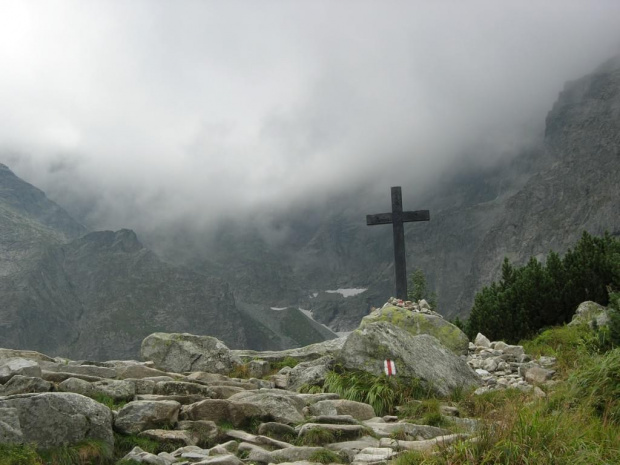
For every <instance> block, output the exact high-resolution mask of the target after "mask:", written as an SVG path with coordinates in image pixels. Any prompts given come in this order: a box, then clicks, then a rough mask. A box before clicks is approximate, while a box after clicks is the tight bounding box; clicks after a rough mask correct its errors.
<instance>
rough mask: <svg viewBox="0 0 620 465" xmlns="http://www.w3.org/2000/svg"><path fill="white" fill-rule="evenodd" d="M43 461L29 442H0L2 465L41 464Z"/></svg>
mask: <svg viewBox="0 0 620 465" xmlns="http://www.w3.org/2000/svg"><path fill="white" fill-rule="evenodd" d="M39 464H43V461H42V460H41V458H40V457H39V454H37V451H36V450H35V449H34V448H33V447H32V446H30V445H28V444H0V465H39Z"/></svg>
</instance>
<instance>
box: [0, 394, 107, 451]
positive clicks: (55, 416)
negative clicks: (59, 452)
mask: <svg viewBox="0 0 620 465" xmlns="http://www.w3.org/2000/svg"><path fill="white" fill-rule="evenodd" d="M2 409H13V410H12V412H13V413H12V414H11V417H12V418H14V417H15V413H16V415H17V418H18V419H19V428H20V430H21V433H22V435H23V441H24V442H25V443H34V444H36V445H37V446H38V447H40V448H50V447H57V446H66V445H73V444H77V443H79V442H81V441H84V440H89V439H93V440H99V441H102V442H103V443H106V444H108V445H109V446H110V447H112V446H113V445H114V435H113V432H112V412H111V411H110V409H109V408H108V407H106V406H104V405H102V404H100V403H98V402H96V401H94V400H92V399H90V398H88V397H85V396H82V395H80V394H73V393H69V392H46V393H42V394H20V395H16V396H10V397H0V411H3V410H2ZM15 427H16V425H13V429H16V428H15Z"/></svg>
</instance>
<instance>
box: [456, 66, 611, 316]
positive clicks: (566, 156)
mask: <svg viewBox="0 0 620 465" xmlns="http://www.w3.org/2000/svg"><path fill="white" fill-rule="evenodd" d="M546 126H547V127H546V134H545V150H546V152H547V154H548V156H549V157H550V159H551V160H552V163H550V164H549V165H548V166H547V167H546V168H544V169H542V170H541V171H540V172H538V173H535V174H534V175H533V176H532V177H531V179H530V180H529V181H528V182H527V184H526V185H525V186H524V187H523V189H521V190H520V191H519V192H518V193H517V194H516V195H514V196H513V197H511V198H510V199H509V200H508V202H507V203H506V206H505V211H504V212H503V214H502V216H501V218H500V219H499V220H498V221H497V222H496V223H495V224H494V225H493V227H492V228H491V230H490V231H489V232H488V234H487V235H486V236H485V238H484V240H483V241H482V243H481V245H480V247H479V251H478V253H477V254H476V256H475V257H474V261H473V263H472V270H471V274H470V279H469V282H468V283H467V285H466V286H465V289H464V291H463V295H462V302H461V306H462V307H463V308H462V309H463V310H465V309H466V306H465V303H467V302H471V301H472V299H473V295H474V293H475V291H476V290H477V289H479V288H480V287H481V286H482V285H484V284H487V283H489V282H490V281H492V280H493V279H496V277H497V276H498V275H499V271H500V269H501V263H502V259H503V257H504V256H507V257H509V258H510V259H511V260H513V261H515V262H516V263H519V264H523V263H525V262H526V261H527V260H528V259H529V257H530V256H539V257H542V256H544V255H546V254H547V253H548V252H549V251H550V250H552V249H553V250H555V251H556V252H565V251H566V250H567V249H568V248H569V247H571V246H572V245H574V244H575V243H576V242H577V241H578V240H579V237H580V236H581V234H582V232H583V231H588V232H589V233H592V234H596V235H601V234H602V233H604V232H605V231H606V230H607V231H609V232H610V233H611V234H613V235H620V184H619V183H618V173H620V58H616V59H614V60H610V61H609V62H607V63H605V64H604V65H603V66H601V67H600V68H599V69H597V70H596V71H595V72H594V73H592V74H590V75H588V76H585V77H583V78H581V79H579V80H577V81H573V82H569V83H567V84H566V86H565V88H564V90H563V91H562V92H561V93H560V96H559V98H558V100H557V102H556V103H555V105H554V106H553V109H552V110H551V111H550V112H549V114H548V116H547V124H546Z"/></svg>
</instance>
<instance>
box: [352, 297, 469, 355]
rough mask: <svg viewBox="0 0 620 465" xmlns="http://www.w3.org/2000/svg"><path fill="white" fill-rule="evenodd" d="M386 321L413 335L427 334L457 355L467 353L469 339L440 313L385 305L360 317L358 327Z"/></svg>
mask: <svg viewBox="0 0 620 465" xmlns="http://www.w3.org/2000/svg"><path fill="white" fill-rule="evenodd" d="M380 321H383V322H387V323H391V324H393V325H394V326H397V327H399V328H401V329H404V330H406V331H407V332H409V333H410V334H412V335H413V336H417V335H419V334H429V335H431V336H434V337H436V338H437V339H438V340H439V342H440V343H441V344H443V345H444V346H445V347H447V348H448V349H450V350H451V351H452V352H454V353H455V354H457V355H467V351H468V347H469V339H468V338H467V335H466V334H465V333H464V332H463V331H461V330H460V329H459V328H458V327H457V326H455V325H453V324H452V323H450V322H448V321H446V320H444V319H443V318H442V317H441V316H440V315H438V314H436V315H433V314H426V313H421V312H415V311H411V310H408V309H406V308H402V307H398V306H395V305H387V306H384V307H382V308H380V309H377V310H375V311H373V312H372V313H371V314H370V315H367V316H365V317H364V318H362V322H361V324H360V327H359V328H360V329H363V328H364V326H365V325H367V324H370V323H376V322H380Z"/></svg>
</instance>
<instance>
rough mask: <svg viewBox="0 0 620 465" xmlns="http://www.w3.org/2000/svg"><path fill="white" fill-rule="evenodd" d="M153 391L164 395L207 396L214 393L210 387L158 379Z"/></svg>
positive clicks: (210, 396)
mask: <svg viewBox="0 0 620 465" xmlns="http://www.w3.org/2000/svg"><path fill="white" fill-rule="evenodd" d="M153 393H154V394H157V395H164V396H171V395H199V396H202V397H208V398H212V397H215V393H214V392H213V390H212V389H211V388H210V387H208V386H203V385H201V384H197V383H186V382H183V381H160V382H158V383H157V384H156V385H155V389H154V390H153Z"/></svg>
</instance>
